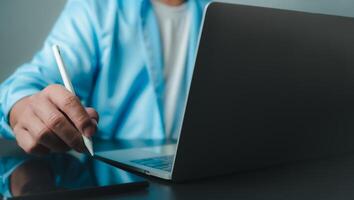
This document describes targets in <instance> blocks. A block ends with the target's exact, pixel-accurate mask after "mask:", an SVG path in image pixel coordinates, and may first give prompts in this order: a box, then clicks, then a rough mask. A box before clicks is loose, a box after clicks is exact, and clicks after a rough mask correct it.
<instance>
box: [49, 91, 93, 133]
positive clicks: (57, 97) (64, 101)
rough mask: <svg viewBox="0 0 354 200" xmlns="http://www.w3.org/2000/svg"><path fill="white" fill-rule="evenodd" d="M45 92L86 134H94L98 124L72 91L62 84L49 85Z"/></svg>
mask: <svg viewBox="0 0 354 200" xmlns="http://www.w3.org/2000/svg"><path fill="white" fill-rule="evenodd" d="M47 88H49V89H47V90H46V92H45V94H47V97H48V98H49V100H50V101H52V102H53V104H54V105H56V106H57V107H58V108H59V109H60V110H61V111H62V112H63V113H65V115H66V116H67V117H68V118H69V119H70V121H71V122H72V123H73V124H74V126H75V127H76V128H77V129H78V130H79V131H80V132H81V134H84V135H86V136H90V135H93V134H94V132H95V131H96V126H95V125H94V124H93V123H92V121H91V119H90V116H89V115H88V114H87V112H86V110H85V108H84V107H83V106H82V105H81V102H80V100H79V99H78V98H77V97H76V96H75V95H74V94H72V93H71V92H69V91H68V90H66V89H65V88H64V87H62V86H60V85H53V86H52V87H47Z"/></svg>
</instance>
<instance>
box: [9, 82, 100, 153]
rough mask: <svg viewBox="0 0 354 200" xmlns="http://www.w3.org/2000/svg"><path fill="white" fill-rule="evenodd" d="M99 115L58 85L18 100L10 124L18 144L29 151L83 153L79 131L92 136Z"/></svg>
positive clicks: (83, 147) (11, 113)
mask: <svg viewBox="0 0 354 200" xmlns="http://www.w3.org/2000/svg"><path fill="white" fill-rule="evenodd" d="M97 121H98V114H97V112H96V111H95V110H94V109H93V108H84V107H83V106H82V105H81V103H80V100H79V99H78V98H77V97H76V96H75V95H73V94H72V93H71V92H69V91H68V90H66V89H65V88H64V87H63V86H61V85H50V86H48V87H46V88H45V89H43V90H42V91H41V92H39V93H37V94H35V95H32V96H29V97H25V98H23V99H21V100H20V101H18V102H17V103H16V104H15V105H14V106H13V108H12V110H11V112H10V125H11V127H12V129H13V131H14V133H15V136H16V140H17V143H18V145H19V146H20V147H21V148H22V149H23V150H25V151H26V152H27V153H30V154H45V153H49V152H63V151H67V150H69V149H75V150H76V151H79V152H84V151H85V150H86V147H85V145H84V143H83V140H82V134H84V135H85V136H88V137H91V136H92V135H93V134H94V133H95V131H96V129H97Z"/></svg>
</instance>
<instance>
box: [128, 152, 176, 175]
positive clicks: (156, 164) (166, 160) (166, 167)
mask: <svg viewBox="0 0 354 200" xmlns="http://www.w3.org/2000/svg"><path fill="white" fill-rule="evenodd" d="M173 157H174V155H168V156H161V157H153V158H144V159H138V160H132V161H130V162H133V163H136V164H139V165H144V166H147V167H151V168H156V169H159V170H163V171H168V172H170V171H171V170H172V162H173Z"/></svg>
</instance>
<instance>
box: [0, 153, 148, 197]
mask: <svg viewBox="0 0 354 200" xmlns="http://www.w3.org/2000/svg"><path fill="white" fill-rule="evenodd" d="M0 180H1V182H0V193H1V194H2V195H3V196H4V198H9V197H18V196H34V195H41V197H44V196H43V195H53V194H55V195H56V196H57V195H67V194H70V196H71V195H78V196H83V195H84V196H87V195H88V193H90V194H91V193H95V194H97V193H99V192H103V191H102V189H106V190H105V192H106V193H110V192H123V191H122V190H117V189H118V188H117V187H120V188H121V189H123V188H122V187H121V186H122V184H123V186H124V187H125V188H124V189H127V190H129V189H132V188H131V187H128V186H131V185H133V184H134V185H135V186H138V187H139V186H140V187H141V188H142V187H144V186H146V185H147V183H146V182H145V181H144V180H143V179H142V178H139V177H137V176H134V175H132V174H130V173H128V172H125V171H122V170H120V169H118V168H114V167H112V166H110V165H108V164H106V163H103V162H101V161H96V160H94V159H92V158H91V157H89V156H84V155H78V154H51V155H48V156H46V157H41V158H40V157H29V156H20V157H0ZM119 185H120V186H119ZM98 186H100V187H101V188H100V189H101V190H100V191H97V187H98ZM109 189H110V190H109ZM113 189H116V190H115V191H114V190H113ZM69 190H70V193H66V192H68V191H69Z"/></svg>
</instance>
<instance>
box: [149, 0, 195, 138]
mask: <svg viewBox="0 0 354 200" xmlns="http://www.w3.org/2000/svg"><path fill="white" fill-rule="evenodd" d="M152 5H153V7H154V11H155V13H156V16H157V20H158V23H159V27H160V35H161V41H162V49H163V57H164V63H163V64H164V80H165V96H164V120H165V128H166V130H165V132H166V134H167V135H166V136H167V138H168V137H170V136H172V135H175V133H172V131H179V130H173V127H174V126H175V125H176V124H175V123H179V119H176V116H178V115H176V112H177V110H176V109H177V101H178V100H179V98H178V97H179V95H180V92H181V91H183V90H185V89H186V88H181V86H182V85H185V84H182V81H183V76H184V74H185V71H186V57H187V50H188V41H189V32H190V31H189V30H190V23H191V13H190V9H189V7H188V4H187V3H184V4H182V5H180V6H168V5H166V4H163V3H161V2H159V0H152Z"/></svg>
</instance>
